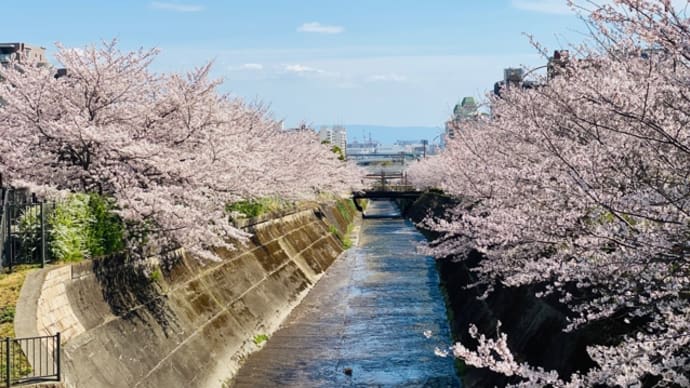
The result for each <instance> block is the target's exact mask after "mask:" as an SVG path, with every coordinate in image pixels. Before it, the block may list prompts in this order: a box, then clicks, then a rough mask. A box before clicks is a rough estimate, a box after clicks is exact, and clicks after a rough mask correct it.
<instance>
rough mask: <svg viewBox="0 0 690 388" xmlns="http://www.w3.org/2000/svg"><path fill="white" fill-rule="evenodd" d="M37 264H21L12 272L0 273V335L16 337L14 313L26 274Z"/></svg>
mask: <svg viewBox="0 0 690 388" xmlns="http://www.w3.org/2000/svg"><path fill="white" fill-rule="evenodd" d="M37 267H39V266H37V265H19V266H16V267H14V272H12V273H2V274H0V337H14V324H13V321H14V313H15V308H16V306H17V300H18V299H19V291H21V289H22V285H23V284H24V279H26V275H27V274H28V273H29V272H31V271H33V270H34V269H36V268H37Z"/></svg>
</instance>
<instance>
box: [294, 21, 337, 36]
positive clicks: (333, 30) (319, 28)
mask: <svg viewBox="0 0 690 388" xmlns="http://www.w3.org/2000/svg"><path fill="white" fill-rule="evenodd" d="M297 31H299V32H315V33H317V34H340V33H341V32H343V31H345V28H343V27H342V26H328V25H324V24H321V23H319V22H311V23H304V24H302V25H301V26H299V27H297Z"/></svg>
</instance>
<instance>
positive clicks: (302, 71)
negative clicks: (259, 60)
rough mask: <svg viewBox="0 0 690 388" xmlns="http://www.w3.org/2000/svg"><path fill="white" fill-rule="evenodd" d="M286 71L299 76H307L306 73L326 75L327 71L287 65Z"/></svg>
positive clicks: (298, 65)
mask: <svg viewBox="0 0 690 388" xmlns="http://www.w3.org/2000/svg"><path fill="white" fill-rule="evenodd" d="M284 70H285V71H287V72H290V73H298V74H305V73H316V74H325V73H326V71H325V70H321V69H316V68H313V67H309V66H305V65H300V64H296V65H285V68H284Z"/></svg>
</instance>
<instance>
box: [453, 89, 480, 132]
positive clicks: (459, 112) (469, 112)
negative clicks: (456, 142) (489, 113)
mask: <svg viewBox="0 0 690 388" xmlns="http://www.w3.org/2000/svg"><path fill="white" fill-rule="evenodd" d="M480 115H481V113H480V112H479V107H478V106H477V102H476V101H475V100H474V97H464V98H463V99H462V101H460V102H458V103H457V104H455V107H454V108H453V116H452V117H451V118H450V120H448V121H446V132H445V137H446V138H448V139H452V138H453V137H455V131H456V130H457V129H458V128H459V127H460V125H461V124H462V123H463V122H466V121H469V120H476V119H477V117H479V116H480Z"/></svg>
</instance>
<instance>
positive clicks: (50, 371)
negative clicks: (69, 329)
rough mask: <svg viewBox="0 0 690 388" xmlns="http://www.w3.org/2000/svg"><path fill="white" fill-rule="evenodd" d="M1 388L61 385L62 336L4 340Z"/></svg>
mask: <svg viewBox="0 0 690 388" xmlns="http://www.w3.org/2000/svg"><path fill="white" fill-rule="evenodd" d="M0 361H2V365H1V368H2V370H0V378H1V379H0V380H1V382H0V384H4V385H1V386H2V387H10V386H12V385H18V384H25V383H34V382H42V381H60V333H57V334H56V335H53V336H43V337H28V338H5V339H4V340H2V344H1V346H0Z"/></svg>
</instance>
